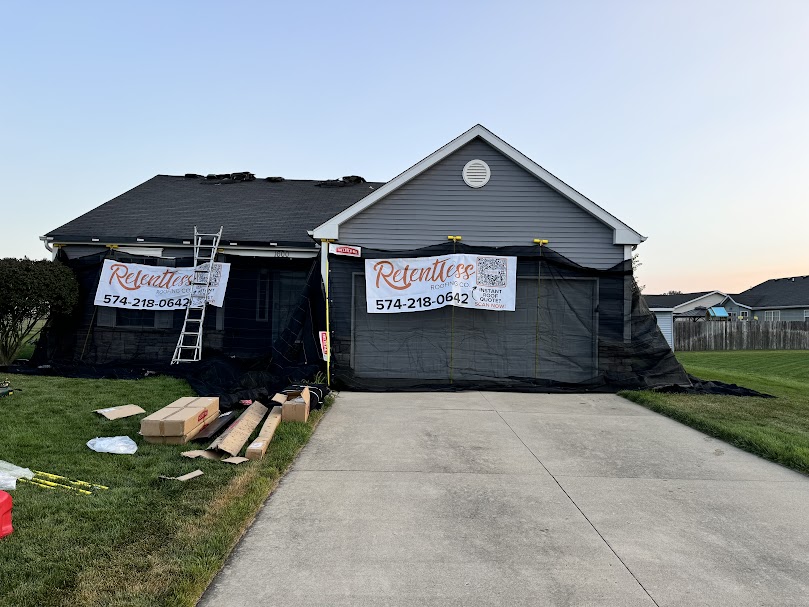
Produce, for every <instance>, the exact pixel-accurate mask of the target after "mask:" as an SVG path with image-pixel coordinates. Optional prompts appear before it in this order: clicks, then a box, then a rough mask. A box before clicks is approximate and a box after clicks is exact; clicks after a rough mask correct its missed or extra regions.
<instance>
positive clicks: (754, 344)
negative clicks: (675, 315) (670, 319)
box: [674, 320, 809, 352]
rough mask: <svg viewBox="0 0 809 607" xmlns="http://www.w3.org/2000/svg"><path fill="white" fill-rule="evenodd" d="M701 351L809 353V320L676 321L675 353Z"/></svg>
mask: <svg viewBox="0 0 809 607" xmlns="http://www.w3.org/2000/svg"><path fill="white" fill-rule="evenodd" d="M702 350H809V321H794V320H781V321H761V320H750V321H736V322H717V321H702V322H692V321H682V320H678V321H675V323H674V351H675V352H677V351H702Z"/></svg>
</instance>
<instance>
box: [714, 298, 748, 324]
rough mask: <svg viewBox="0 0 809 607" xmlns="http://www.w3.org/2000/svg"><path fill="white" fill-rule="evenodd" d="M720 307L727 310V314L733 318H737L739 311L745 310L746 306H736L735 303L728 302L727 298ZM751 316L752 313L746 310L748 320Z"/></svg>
mask: <svg viewBox="0 0 809 607" xmlns="http://www.w3.org/2000/svg"><path fill="white" fill-rule="evenodd" d="M722 307H723V308H725V310H727V312H728V314H729V315H730V317H731V318H732V319H733V320H737V319H738V318H739V312H741V311H742V310H747V308H742V307H741V306H737V305H736V304H733V303H730V301H729V300H725V301H724V303H723V304H722ZM752 318H753V314H752V313H751V312H748V320H750V319H752Z"/></svg>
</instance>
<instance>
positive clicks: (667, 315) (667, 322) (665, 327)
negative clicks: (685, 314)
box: [654, 312, 674, 350]
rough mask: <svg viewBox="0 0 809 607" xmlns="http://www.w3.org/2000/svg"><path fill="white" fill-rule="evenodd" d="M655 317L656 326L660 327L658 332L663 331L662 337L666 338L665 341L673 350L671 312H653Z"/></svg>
mask: <svg viewBox="0 0 809 607" xmlns="http://www.w3.org/2000/svg"><path fill="white" fill-rule="evenodd" d="M654 314H655V317H656V318H657V326H658V327H659V328H660V332H661V333H663V337H665V338H666V342H667V343H668V344H669V347H670V348H671V349H672V350H673V349H674V322H673V320H672V313H671V312H655V313H654Z"/></svg>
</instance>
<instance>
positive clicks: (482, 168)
mask: <svg viewBox="0 0 809 607" xmlns="http://www.w3.org/2000/svg"><path fill="white" fill-rule="evenodd" d="M491 176H492V170H491V169H490V168H489V165H488V164H486V163H485V162H483V161H482V160H470V161H469V162H467V163H466V165H464V168H463V180H464V182H466V185H468V186H469V187H470V188H482V187H483V186H484V185H486V184H487V183H489V178H490V177H491Z"/></svg>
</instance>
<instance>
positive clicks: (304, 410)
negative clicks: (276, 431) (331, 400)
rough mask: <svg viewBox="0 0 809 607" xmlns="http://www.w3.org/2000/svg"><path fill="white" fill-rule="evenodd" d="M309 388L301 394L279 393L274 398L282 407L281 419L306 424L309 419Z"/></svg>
mask: <svg viewBox="0 0 809 607" xmlns="http://www.w3.org/2000/svg"><path fill="white" fill-rule="evenodd" d="M309 398H310V394H309V388H304V389H303V390H302V391H301V392H279V393H278V394H276V395H275V396H273V397H272V399H273V401H275V402H276V403H278V404H280V405H281V419H282V420H283V421H285V422H305V421H306V420H307V419H309Z"/></svg>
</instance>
